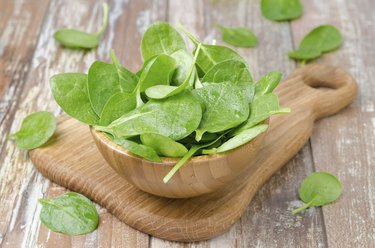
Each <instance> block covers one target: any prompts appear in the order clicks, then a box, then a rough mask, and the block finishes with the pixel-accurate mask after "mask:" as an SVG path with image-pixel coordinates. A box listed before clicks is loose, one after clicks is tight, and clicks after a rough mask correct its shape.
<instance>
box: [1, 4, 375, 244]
mask: <svg viewBox="0 0 375 248" xmlns="http://www.w3.org/2000/svg"><path fill="white" fill-rule="evenodd" d="M259 2H260V1H259V0H247V1H245V0H244V1H242V0H238V1H234V0H232V1H230V0H221V1H220V0H219V1H209V0H206V1H201V0H183V1H182V0H155V1H150V0H128V1H125V0H124V1H122V0H110V1H109V5H110V24H109V27H108V29H107V31H106V32H105V34H104V37H103V40H102V42H101V43H100V45H99V47H98V49H96V50H92V51H89V52H81V51H77V50H68V49H62V48H61V47H60V46H58V44H57V43H56V42H55V41H54V39H53V38H52V35H53V32H54V31H55V30H56V29H58V28H62V27H77V28H81V29H83V30H87V31H96V29H97V27H98V26H99V24H100V22H101V15H102V13H101V1H94V0H90V1H88V0H38V1H33V0H14V1H13V0H0V133H1V136H0V161H1V163H0V216H1V218H0V246H2V247H64V248H65V247H375V167H374V166H375V164H374V161H375V152H374V151H375V132H374V130H375V49H374V48H373V44H374V41H375V15H374V14H373V11H374V10H375V2H374V1H373V0H357V1H345V0H330V1H327V0H326V1H321V0H303V1H302V2H303V5H304V14H303V16H302V18H300V19H298V20H295V21H293V22H291V23H288V22H283V23H276V22H271V21H269V20H266V19H265V18H263V17H262V16H261V14H260V6H259ZM155 20H166V21H169V22H170V23H172V24H175V23H176V22H178V21H179V22H181V23H182V24H184V25H185V26H186V27H187V28H188V29H189V30H191V31H192V32H193V33H195V34H197V35H199V37H201V38H202V39H204V40H205V41H210V40H212V39H217V41H218V43H221V39H220V32H218V30H217V28H215V24H216V23H220V24H225V25H228V26H247V27H250V28H251V29H252V30H253V31H254V32H255V33H256V34H257V36H258V38H259V45H258V46H257V47H256V48H254V49H238V51H239V52H240V54H241V55H243V56H244V57H246V59H247V60H248V62H249V65H250V66H251V67H252V71H253V74H254V76H255V78H259V76H261V75H262V74H264V73H266V72H268V71H270V70H280V71H282V72H283V75H284V77H285V76H286V75H288V74H289V73H291V72H292V71H293V70H294V69H295V68H296V67H298V64H296V63H295V62H294V61H293V60H290V59H289V58H288V56H287V52H288V51H290V50H292V49H293V48H296V46H297V45H298V44H299V42H300V40H301V39H302V37H303V36H304V35H305V34H306V33H307V32H308V31H309V30H311V29H312V28H314V27H316V26H317V25H319V24H326V23H328V24H333V25H335V26H336V27H338V28H339V30H340V31H341V32H342V34H343V36H344V39H345V41H344V44H343V46H342V47H341V48H340V49H339V50H337V51H335V52H332V53H330V54H327V55H324V56H323V57H322V58H320V59H318V60H317V61H315V62H314V63H322V64H331V65H335V66H340V67H342V68H344V69H345V70H347V71H349V72H350V73H351V74H352V75H353V76H354V77H355V78H356V79H357V81H358V83H359V86H360V88H359V96H358V98H357V99H356V101H355V102H354V103H353V104H352V105H351V106H350V107H348V108H346V109H345V110H343V111H341V112H340V113H339V114H337V115H335V116H332V117H330V118H326V119H323V120H321V121H319V122H318V123H316V125H315V129H314V132H313V135H312V137H311V139H310V141H309V143H308V144H306V145H305V146H304V148H303V149H302V150H301V151H300V152H299V153H298V154H297V156H296V157H295V158H294V159H293V160H291V161H290V162H289V163H288V164H287V165H286V166H285V167H284V168H283V169H282V170H281V171H279V172H278V173H276V174H275V175H274V176H273V177H272V178H271V179H270V180H269V181H268V182H267V183H266V185H265V186H264V187H263V188H262V189H261V190H260V191H259V193H258V194H257V195H256V197H255V198H254V200H253V201H252V202H251V204H250V205H249V207H248V209H247V210H246V211H245V213H244V214H243V216H242V218H241V219H240V220H239V221H238V222H237V223H235V224H234V226H233V227H232V228H231V229H230V230H229V231H228V232H227V233H225V234H223V235H222V236H219V237H217V238H215V239H213V240H209V241H204V242H196V243H177V242H168V241H164V240H161V239H158V238H154V237H151V236H149V235H147V234H144V233H141V232H138V231H136V230H134V229H133V228H131V227H129V226H127V225H125V224H123V223H121V222H120V221H119V220H117V219H116V218H115V217H113V216H112V215H111V214H110V213H108V212H107V211H106V210H105V209H103V208H100V206H98V209H99V213H100V224H99V228H98V230H97V231H95V232H93V233H91V234H89V235H85V236H76V237H69V236H65V235H60V234H56V233H53V232H50V231H49V230H48V229H46V228H45V227H44V226H42V225H41V223H40V221H39V213H40V210H41V206H40V205H39V204H38V202H37V199H38V198H41V197H47V198H50V197H53V196H56V195H59V194H61V193H63V192H65V191H66V190H65V189H64V188H62V187H60V186H58V185H56V184H54V183H51V182H50V181H49V180H48V179H46V178H44V177H43V176H41V174H39V173H38V171H36V169H35V168H34V167H33V165H32V163H31V161H30V160H29V158H28V155H27V152H26V151H23V150H20V149H18V148H17V147H15V145H14V143H13V142H11V141H7V140H5V136H6V135H7V134H8V133H12V132H15V131H16V130H17V129H18V128H19V126H20V123H21V121H22V119H23V118H24V117H25V116H27V115H28V114H30V113H32V112H35V111H40V110H47V111H52V112H53V113H54V114H55V115H59V114H61V109H60V108H59V107H58V106H57V104H56V103H55V102H54V100H53V99H52V96H51V92H50V89H49V86H48V80H49V78H50V77H51V76H52V75H53V74H55V73H58V72H67V71H82V72H85V71H87V69H88V67H89V66H90V64H91V63H92V62H93V61H94V60H96V59H101V60H106V61H108V60H109V56H108V51H109V49H111V48H113V49H115V51H116V52H117V54H118V57H119V58H120V59H121V61H122V62H123V64H125V66H126V67H128V68H130V69H131V70H136V69H137V68H139V66H140V65H141V56H140V53H139V44H140V38H141V36H142V33H143V32H144V31H145V29H146V28H147V26H148V25H149V24H151V23H152V22H153V21H155ZM190 47H191V44H190ZM313 171H328V172H331V173H333V174H335V175H337V176H338V178H339V179H340V180H341V182H342V184H343V188H344V192H343V195H342V196H341V197H340V199H339V200H338V201H337V202H336V203H334V204H331V205H328V206H325V207H323V208H311V209H309V210H308V211H306V212H305V213H304V214H301V215H295V216H292V215H291V214H290V211H291V210H292V209H294V208H295V207H297V206H300V205H301V203H300V202H299V201H298V197H297V189H298V186H299V184H300V183H301V181H302V180H303V178H304V177H305V176H306V175H308V174H310V173H311V172H313Z"/></svg>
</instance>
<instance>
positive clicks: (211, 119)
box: [195, 83, 249, 141]
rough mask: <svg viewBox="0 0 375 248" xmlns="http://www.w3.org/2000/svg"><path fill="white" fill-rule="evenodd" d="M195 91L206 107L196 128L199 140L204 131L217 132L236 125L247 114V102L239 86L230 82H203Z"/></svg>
mask: <svg viewBox="0 0 375 248" xmlns="http://www.w3.org/2000/svg"><path fill="white" fill-rule="evenodd" d="M195 93H196V94H197V95H198V96H199V98H200V99H201V101H203V102H204V104H205V106H206V108H205V111H204V112H203V116H202V120H201V122H200V124H199V127H198V129H197V130H196V140H197V141H199V140H200V139H201V138H202V135H203V134H204V133H205V132H210V133H217V132H222V131H225V130H227V129H230V128H233V127H236V126H238V125H240V124H241V123H242V122H244V121H245V120H246V119H247V117H248V116H249V104H248V103H247V101H246V98H245V96H244V94H243V92H242V91H241V88H239V87H237V86H236V85H233V84H231V83H220V84H216V83H205V84H204V87H203V88H199V89H195Z"/></svg>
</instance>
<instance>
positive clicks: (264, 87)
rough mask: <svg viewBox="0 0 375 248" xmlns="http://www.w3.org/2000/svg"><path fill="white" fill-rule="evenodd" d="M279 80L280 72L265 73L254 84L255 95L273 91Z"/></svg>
mask: <svg viewBox="0 0 375 248" xmlns="http://www.w3.org/2000/svg"><path fill="white" fill-rule="evenodd" d="M280 80H281V73H280V72H278V71H272V72H269V73H267V74H266V75H264V76H263V77H262V78H261V79H260V80H259V81H258V82H257V83H256V84H255V95H256V96H261V95H265V94H267V93H271V92H273V90H274V89H275V88H276V87H277V85H279V83H280Z"/></svg>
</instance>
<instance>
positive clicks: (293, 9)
mask: <svg viewBox="0 0 375 248" xmlns="http://www.w3.org/2000/svg"><path fill="white" fill-rule="evenodd" d="M261 8H262V14H263V16H264V17H265V18H267V19H269V20H271V21H288V20H293V19H296V18H298V17H300V16H301V15H302V11H303V8H302V4H301V2H300V0H262V2H261Z"/></svg>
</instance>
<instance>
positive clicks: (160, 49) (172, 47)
mask: <svg viewBox="0 0 375 248" xmlns="http://www.w3.org/2000/svg"><path fill="white" fill-rule="evenodd" d="M180 49H185V42H184V40H183V38H182V37H181V35H180V34H179V33H178V32H177V31H176V30H175V29H174V28H173V27H172V26H171V25H169V24H168V23H166V22H162V21H158V22H154V23H153V24H152V25H151V26H150V27H149V28H148V29H147V30H146V32H145V33H144V35H143V37H142V42H141V50H142V57H143V60H144V61H147V60H149V59H150V58H152V57H154V56H156V55H159V54H167V55H171V54H172V53H174V52H176V51H177V50H180Z"/></svg>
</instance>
